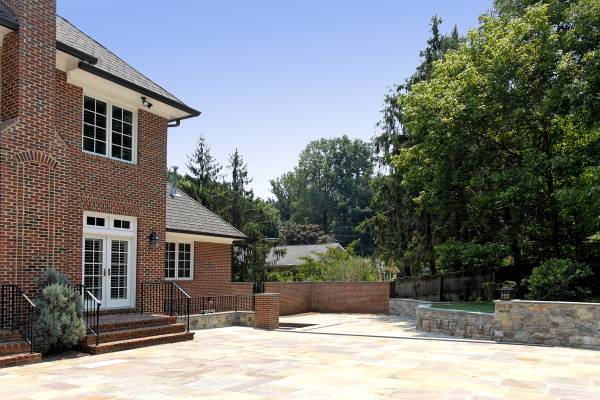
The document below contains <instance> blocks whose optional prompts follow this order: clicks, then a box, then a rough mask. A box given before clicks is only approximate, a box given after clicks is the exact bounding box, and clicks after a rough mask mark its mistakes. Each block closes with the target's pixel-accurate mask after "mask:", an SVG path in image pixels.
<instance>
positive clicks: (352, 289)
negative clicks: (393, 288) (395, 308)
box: [265, 282, 390, 315]
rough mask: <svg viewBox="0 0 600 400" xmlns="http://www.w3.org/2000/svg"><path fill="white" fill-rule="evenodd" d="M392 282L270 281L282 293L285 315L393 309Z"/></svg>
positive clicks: (269, 287)
mask: <svg viewBox="0 0 600 400" xmlns="http://www.w3.org/2000/svg"><path fill="white" fill-rule="evenodd" d="M389 291H390V286H389V283H388V282H289V283H288V282H267V283H265V292H268V293H279V294H280V295H281V296H280V299H279V306H280V314H281V315H292V314H300V313H304V312H310V311H315V312H332V313H334V312H335V313H375V314H385V313H387V312H388V311H389Z"/></svg>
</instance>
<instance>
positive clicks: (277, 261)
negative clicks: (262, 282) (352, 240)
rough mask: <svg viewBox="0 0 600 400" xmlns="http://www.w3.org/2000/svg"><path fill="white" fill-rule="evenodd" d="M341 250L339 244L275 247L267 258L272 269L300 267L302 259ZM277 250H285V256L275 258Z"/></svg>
mask: <svg viewBox="0 0 600 400" xmlns="http://www.w3.org/2000/svg"><path fill="white" fill-rule="evenodd" d="M332 248H335V249H343V247H342V245H341V244H339V243H327V244H296V245H290V246H277V247H274V248H273V249H272V250H271V253H270V254H269V256H268V257H267V262H268V263H269V265H272V266H274V267H287V266H295V265H300V264H301V263H302V260H301V258H302V257H315V256H317V255H318V254H320V253H326V252H327V250H329V249H332ZM279 250H285V254H284V255H283V256H281V257H280V258H277V256H276V252H278V251H279Z"/></svg>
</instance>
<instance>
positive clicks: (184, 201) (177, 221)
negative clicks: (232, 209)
mask: <svg viewBox="0 0 600 400" xmlns="http://www.w3.org/2000/svg"><path fill="white" fill-rule="evenodd" d="M172 187H173V186H172V185H171V184H170V183H167V231H172V232H183V233H192V234H198V235H208V236H220V237H226V238H231V239H245V238H246V235H244V234H243V233H242V232H240V231H239V230H237V229H235V228H234V227H233V226H231V225H230V224H228V223H227V222H225V221H223V220H222V219H221V218H220V217H219V216H218V215H216V214H215V213H213V212H212V211H210V210H209V209H208V208H206V207H204V206H203V205H202V204H200V203H198V202H197V201H196V200H194V199H192V198H191V197H189V196H188V195H187V194H185V193H184V192H183V191H182V190H178V191H177V194H179V196H178V197H175V198H173V197H171V188H172Z"/></svg>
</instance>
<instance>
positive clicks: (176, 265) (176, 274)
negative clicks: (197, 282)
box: [163, 240, 194, 281]
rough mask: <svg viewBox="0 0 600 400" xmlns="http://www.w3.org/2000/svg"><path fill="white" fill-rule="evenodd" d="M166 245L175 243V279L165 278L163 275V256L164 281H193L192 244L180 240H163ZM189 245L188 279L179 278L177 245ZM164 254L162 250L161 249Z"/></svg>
mask: <svg viewBox="0 0 600 400" xmlns="http://www.w3.org/2000/svg"><path fill="white" fill-rule="evenodd" d="M167 243H175V278H167V277H166V276H164V275H165V265H164V263H165V261H166V260H165V259H164V256H163V276H164V279H165V280H166V281H193V280H194V242H187V241H181V240H165V246H166V244H167ZM180 244H189V245H190V277H189V278H180V277H179V245H180ZM163 253H164V248H163Z"/></svg>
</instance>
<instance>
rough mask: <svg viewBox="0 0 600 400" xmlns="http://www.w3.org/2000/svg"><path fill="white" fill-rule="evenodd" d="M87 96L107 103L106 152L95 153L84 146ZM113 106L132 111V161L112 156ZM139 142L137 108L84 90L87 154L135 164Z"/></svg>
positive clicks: (82, 109) (82, 110) (82, 100)
mask: <svg viewBox="0 0 600 400" xmlns="http://www.w3.org/2000/svg"><path fill="white" fill-rule="evenodd" d="M86 96H87V97H91V98H93V99H95V100H100V101H102V102H104V103H106V154H99V153H94V152H93V151H88V150H85V149H84V148H83V137H84V135H83V129H84V127H85V124H84V122H83V121H84V117H85V115H84V114H85V107H84V101H85V97H86ZM112 106H116V107H119V108H122V109H124V110H127V111H129V112H131V113H132V118H133V121H132V122H133V127H132V132H131V133H132V138H131V140H132V143H131V144H132V148H131V161H127V160H123V159H122V158H116V157H113V156H112ZM137 144H138V112H137V108H136V107H132V106H130V105H126V104H122V103H119V102H116V101H112V100H109V99H108V98H106V97H105V96H102V95H99V94H96V93H94V92H90V91H86V90H84V91H83V96H82V97H81V151H83V152H84V153H86V154H91V155H94V156H98V157H104V158H109V159H111V160H115V161H121V162H124V163H126V164H132V165H135V164H137V147H138V146H137Z"/></svg>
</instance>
